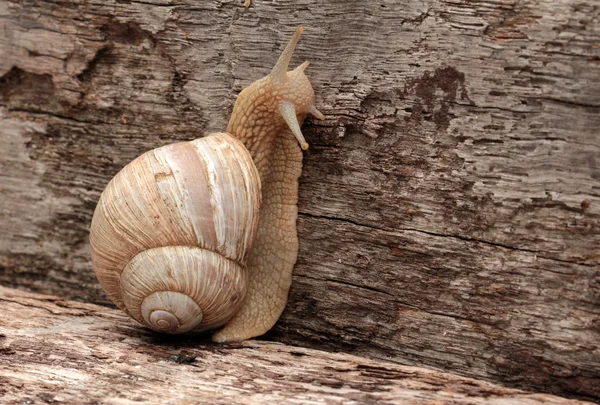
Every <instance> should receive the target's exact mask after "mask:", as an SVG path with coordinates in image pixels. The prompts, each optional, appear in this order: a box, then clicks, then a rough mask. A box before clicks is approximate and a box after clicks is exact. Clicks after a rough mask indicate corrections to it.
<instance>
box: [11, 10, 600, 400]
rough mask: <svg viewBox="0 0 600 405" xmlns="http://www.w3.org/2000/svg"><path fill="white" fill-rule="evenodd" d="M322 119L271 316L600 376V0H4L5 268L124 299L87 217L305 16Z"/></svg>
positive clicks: (54, 288) (508, 368) (299, 332)
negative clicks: (293, 259) (278, 310)
mask: <svg viewBox="0 0 600 405" xmlns="http://www.w3.org/2000/svg"><path fill="white" fill-rule="evenodd" d="M298 23H303V24H304V25H305V26H306V31H305V34H304V35H303V38H302V40H301V42H300V45H299V49H298V52H297V55H296V57H295V59H294V60H295V62H296V63H300V62H301V61H303V60H305V59H310V60H311V61H312V62H313V63H312V65H311V67H310V68H309V71H308V74H309V76H310V77H311V80H312V82H313V84H314V87H315V91H316V94H317V105H318V106H319V108H320V109H321V110H322V111H323V112H324V113H326V114H327V118H328V119H327V120H326V121H324V122H316V121H313V122H308V123H307V125H305V128H304V130H305V133H306V135H307V139H308V141H309V142H310V144H311V145H312V147H311V149H310V150H309V151H308V152H307V153H306V154H305V160H304V161H305V168H304V174H303V177H302V178H301V184H300V204H299V210H300V219H299V223H298V227H299V236H300V253H299V262H298V265H297V266H296V269H295V276H294V281H293V283H294V284H293V286H292V291H291V296H290V302H289V304H288V307H287V310H286V312H285V313H284V315H283V317H282V319H281V320H280V322H279V324H278V326H277V327H276V328H275V329H274V331H273V332H272V333H271V334H270V338H272V339H275V340H278V341H281V342H286V343H293V344H299V345H303V346H309V347H313V348H321V349H326V350H330V351H333V350H337V351H346V352H352V353H357V354H361V355H364V356H368V357H371V358H377V359H385V360H388V361H392V362H397V363H402V364H408V365H428V366H434V367H437V368H441V369H445V370H448V371H452V372H455V373H459V374H462V375H467V376H474V377H477V378H486V379H489V380H493V381H495V382H501V383H504V384H508V385H511V386H518V387H525V388H530V389H535V390H544V391H550V392H554V393H559V394H562V395H570V396H577V397H581V398H590V399H595V400H600V348H599V342H600V269H599V266H600V161H599V156H600V140H599V137H598V128H599V127H600V81H599V80H598V78H599V77H600V6H599V5H598V3H597V2H596V1H592V0H585V1H584V0H539V1H528V0H519V1H518V0H487V1H473V0H452V1H441V0H440V1H421V0H407V1H403V2H399V1H388V0H381V1H365V0H350V1H333V0H329V1H317V0H294V1H292V0H285V1H277V2H271V1H260V0H256V1H254V2H253V3H252V5H251V6H250V7H249V8H244V7H242V4H241V2H238V1H202V2H196V1H191V0H181V1H178V2H176V3H175V2H170V1H167V0H164V1H162V0H150V1H144V2H142V1H127V0H118V1H110V0H107V1H103V2H84V1H82V2H79V1H76V0H70V1H63V2H53V1H36V2H31V1H6V0H4V1H0V32H1V33H2V34H1V35H0V55H2V58H1V59H0V77H1V79H0V131H1V136H0V150H1V151H2V152H3V153H2V154H1V156H0V187H1V189H2V190H3V191H2V192H1V193H0V212H1V213H2V217H1V219H0V228H1V230H2V232H1V236H0V238H2V239H1V240H0V264H1V268H0V282H2V283H5V284H7V285H11V286H19V287H25V288H30V289H34V290H38V291H44V292H49V293H54V294H57V295H59V296H61V297H64V298H76V299H78V300H82V301H90V302H96V303H106V298H105V296H104V294H103V293H102V292H101V291H100V290H99V287H98V284H97V283H96V281H95V280H94V278H93V275H92V271H91V267H90V262H89V250H88V245H87V235H88V224H89V222H90V218H91V214H92V211H93V208H94V206H95V203H96V201H97V199H98V196H99V194H100V192H101V190H102V189H103V188H104V186H105V185H106V183H107V182H108V180H109V179H110V178H111V177H112V176H113V175H114V174H115V173H116V172H117V171H118V170H119V169H120V168H121V167H122V166H123V165H124V164H126V163H127V162H128V161H130V160H131V159H133V158H134V157H136V156H137V155H139V154H141V153H142V152H144V151H146V150H148V149H150V148H153V147H156V146H160V145H163V144H165V143H168V142H173V141H177V140H182V139H191V138H193V137H195V136H199V135H201V134H205V133H208V132H212V131H215V130H222V129H223V128H225V125H226V122H227V119H228V114H229V113H230V111H231V106H232V104H233V102H234V100H235V97H236V94H237V93H238V92H239V91H240V90H241V89H242V88H243V87H244V86H246V85H248V84H249V83H251V82H252V81H253V80H255V79H256V78H258V77H261V76H263V75H264V74H266V73H267V72H268V71H269V68H270V66H272V64H273V63H274V61H275V59H276V57H277V55H278V53H279V51H280V50H281V49H282V47H283V45H284V44H285V42H286V40H287V38H288V37H289V35H290V33H291V32H292V30H293V27H295V25H296V24H298Z"/></svg>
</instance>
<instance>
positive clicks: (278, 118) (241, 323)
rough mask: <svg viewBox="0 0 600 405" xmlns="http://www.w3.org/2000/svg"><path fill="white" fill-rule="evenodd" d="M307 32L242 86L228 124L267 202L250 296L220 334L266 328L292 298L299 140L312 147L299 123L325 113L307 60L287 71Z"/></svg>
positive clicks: (252, 259)
mask: <svg viewBox="0 0 600 405" xmlns="http://www.w3.org/2000/svg"><path fill="white" fill-rule="evenodd" d="M301 33H302V27H299V28H298V29H297V30H296V33H295V35H294V37H293V38H292V40H291V41H290V43H289V44H288V46H287V47H286V49H285V50H284V52H283V54H282V55H281V57H280V58H279V61H278V62H277V64H276V66H275V67H274V68H273V71H272V72H271V73H270V74H269V75H268V76H266V77H264V78H262V79H260V80H257V81H255V82H254V83H252V84H251V85H250V86H248V87H247V88H246V89H244V90H243V91H242V92H241V93H240V95H239V96H238V99H237V101H236V103H235V106H234V108H233V113H232V115H231V119H230V121H229V125H228V127H227V132H229V133H231V134H233V135H234V136H235V137H236V138H238V139H239V140H241V141H242V142H243V143H244V145H245V146H246V148H247V149H248V150H249V151H250V154H251V155H252V159H253V161H254V163H255V165H256V167H257V168H258V172H259V174H260V178H261V183H262V207H261V212H260V221H259V229H258V235H257V238H256V241H255V242H254V245H253V248H252V250H251V252H250V256H249V258H248V275H249V284H248V292H247V295H246V299H245V301H244V304H243V306H242V308H241V309H240V310H239V311H238V312H237V313H236V314H235V315H234V317H233V318H232V319H231V321H229V323H227V324H226V325H225V327H224V328H223V329H222V330H221V331H219V332H217V333H216V334H215V335H214V336H213V340H215V341H219V342H224V341H240V340H244V339H248V338H250V337H254V336H259V335H262V334H263V333H265V332H267V331H268V330H269V329H271V328H272V327H273V325H275V322H277V319H279V316H280V315H281V313H282V312H283V310H284V308H285V305H286V303H287V298H288V291H289V288H290V285H291V282H292V270H293V267H294V264H295V263H296V259H297V256H298V236H297V232H296V219H297V217H298V207H297V204H298V178H299V177H300V175H301V173H302V151H301V150H300V147H299V144H300V145H301V146H302V149H306V148H308V145H307V144H306V142H305V141H304V138H303V137H302V134H301V133H300V124H301V123H302V121H303V120H304V118H305V117H306V115H307V113H311V114H314V115H315V116H317V117H318V118H321V119H323V118H324V117H323V115H322V114H321V113H320V112H319V111H318V110H317V109H316V108H315V107H314V91H313V88H312V85H311V84H310V81H309V79H308V77H306V75H305V74H304V70H305V69H306V67H307V66H308V62H305V63H303V64H302V65H300V66H298V67H297V68H296V69H294V70H293V71H290V72H287V67H288V64H289V60H290V58H291V56H292V54H293V52H294V48H295V45H296V42H297V40H298V38H299V36H300V34H301ZM282 105H283V106H290V105H291V106H293V108H294V109H295V113H293V118H294V120H296V125H295V126H292V125H289V123H288V121H290V117H287V120H286V118H284V117H282V114H281V107H282ZM294 129H295V131H294ZM293 132H295V133H293Z"/></svg>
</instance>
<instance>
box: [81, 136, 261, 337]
mask: <svg viewBox="0 0 600 405" xmlns="http://www.w3.org/2000/svg"><path fill="white" fill-rule="evenodd" d="M260 205H261V189H260V178H259V174H258V171H257V169H256V167H255V165H254V163H253V161H252V158H251V156H250V153H249V152H248V151H247V149H246V148H245V147H244V145H243V144H242V143H241V142H240V141H238V140H237V139H235V138H233V137H232V136H230V135H228V134H225V133H218V134H213V135H210V136H207V137H204V138H200V139H196V140H194V141H191V142H182V143H176V144H172V145H167V146H163V147H161V148H158V149H154V150H151V151H149V152H146V153H144V154H143V155H141V156H140V157H138V158H137V159H135V160H134V161H132V162H131V163H129V164H128V165H127V166H125V167H124V168H123V169H122V170H121V171H120V172H119V173H118V174H117V175H116V176H115V177H114V178H113V179H112V180H111V182H110V183H109V184H108V186H107V188H106V189H105V191H104V192H103V193H102V195H101V197H100V200H99V202H98V206H97V208H96V211H95V212H94V216H93V219H92V225H91V230H90V245H91V252H92V262H93V265H94V269H95V272H96V276H97V277H98V280H99V281H100V284H101V285H102V287H103V288H104V290H105V291H106V292H107V294H108V295H109V297H110V298H111V299H112V301H113V302H114V303H115V304H116V305H117V306H118V307H120V308H121V309H122V310H124V311H125V312H127V313H128V314H129V315H130V316H131V317H133V318H134V319H136V320H137V321H139V322H140V323H142V324H144V325H147V326H148V327H150V328H152V329H154V330H157V331H161V332H167V333H182V332H187V331H192V330H194V331H203V330H209V329H214V328H217V327H219V326H221V325H223V324H225V323H226V322H227V321H228V320H229V319H230V318H231V317H232V316H233V315H234V314H235V313H236V312H237V311H238V309H239V308H240V306H241V305H242V303H243V299H244V296H245V294H246V289H247V284H248V276H247V274H246V269H245V263H246V260H247V257H248V254H249V251H250V248H251V246H252V243H253V242H254V239H255V237H256V232H257V229H258V218H259V209H260Z"/></svg>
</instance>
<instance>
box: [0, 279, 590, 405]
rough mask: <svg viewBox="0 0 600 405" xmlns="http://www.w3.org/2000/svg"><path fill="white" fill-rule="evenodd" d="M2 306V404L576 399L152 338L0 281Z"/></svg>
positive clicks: (379, 366)
mask: <svg viewBox="0 0 600 405" xmlns="http://www.w3.org/2000/svg"><path fill="white" fill-rule="evenodd" d="M0 312H1V313H2V319H1V320H0V402H1V403H2V404H7V405H8V404H24V403H29V404H42V403H57V404H65V403H69V404H81V403H84V402H85V403H89V404H99V403H102V404H143V403H153V404H157V403H160V404H197V403H202V404H206V403H210V404H233V403H236V404H237V403H239V404H274V403H277V404H325V403H326V404H374V403H380V404H392V403H396V404H422V403H424V402H427V403H449V402H451V403H453V404H498V405H500V404H511V403H521V404H565V405H576V404H584V402H580V401H574V400H567V399H564V398H560V397H555V396H551V395H548V394H533V393H527V392H523V391H518V390H514V389H508V388H503V387H500V386H498V385H493V384H491V383H487V382H481V381H477V380H473V379H468V378H464V377H458V376H455V375H452V374H447V373H442V372H437V371H433V370H427V369H424V368H418V367H410V366H399V365H393V364H390V363H383V362H375V361H372V360H368V359H364V358H360V357H357V356H353V355H347V354H332V353H327V352H323V351H317V350H312V349H303V348H296V347H292V346H286V345H283V344H279V343H269V342H246V343H243V344H236V345H217V344H212V343H210V342H208V341H203V340H201V339H199V338H189V337H188V338H180V337H176V338H173V337H168V336H165V335H157V334H154V333H151V332H147V331H145V330H143V329H141V328H139V327H137V326H136V325H134V324H133V322H132V321H131V320H130V319H129V318H127V317H126V316H125V315H123V314H122V313H121V312H119V311H117V310H113V309H109V308H106V307H100V306H96V305H92V304H83V303H79V302H74V301H64V300H62V299H60V298H58V297H52V296H47V295H40V294H32V293H25V292H21V291H17V290H11V289H7V288H3V287H0ZM585 403H588V402H585Z"/></svg>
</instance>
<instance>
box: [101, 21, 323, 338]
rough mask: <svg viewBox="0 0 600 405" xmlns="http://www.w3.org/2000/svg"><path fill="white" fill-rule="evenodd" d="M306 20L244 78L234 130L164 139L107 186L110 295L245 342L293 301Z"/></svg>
mask: <svg viewBox="0 0 600 405" xmlns="http://www.w3.org/2000/svg"><path fill="white" fill-rule="evenodd" d="M301 33H302V27H299V28H298V29H297V30H296V33H295V34H294V36H293V38H292V39H291V41H290V42H289V44H288V45H287V47H286V49H285V50H284V52H283V54H282V55H281V57H280V58H279V60H278V62H277V64H276V65H275V67H274V68H273V70H272V71H271V73H270V74H269V75H268V76H266V77H264V78H262V79H260V80H257V81H256V82H254V83H252V84H251V85H250V86H249V87H248V88H246V89H244V90H243V91H242V92H241V93H240V95H239V97H238V99H237V101H236V103H235V105H234V109H233V112H232V115H231V119H230V121H229V125H228V127H227V133H217V134H211V135H209V136H205V137H203V138H199V139H196V140H193V141H190V142H181V143H176V144H171V145H166V146H163V147H161V148H157V149H154V150H152V151H149V152H146V153H144V154H142V155H141V156H139V157H138V158H136V159H135V160H134V161H132V162H131V163H129V164H128V165H126V166H125V167H124V168H123V169H122V170H121V171H120V172H119V173H118V174H117V175H116V176H115V177H114V178H113V179H112V180H111V181H110V183H109V184H108V186H107V187H106V189H105V190H104V192H103V193H102V195H101V197H100V200H99V202H98V205H97V207H96V210H95V212H94V216H93V219H92V225H91V228H90V246H91V252H92V263H93V266H94V270H95V272H96V275H97V278H98V280H99V281H100V284H101V285H102V287H103V288H104V290H105V291H106V292H107V295H108V296H109V297H110V298H111V300H112V301H113V302H114V303H115V304H116V305H117V306H118V307H119V308H121V309H122V310H124V311H125V312H126V313H127V314H129V315H130V316H131V317H132V318H134V319H135V320H137V321H138V322H140V323H142V324H143V325H145V326H147V327H150V328H152V329H154V330H157V331H161V332H166V333H183V332H189V331H204V330H213V329H216V328H218V327H220V326H223V325H225V327H224V328H223V329H222V330H220V331H218V332H217V333H216V334H215V335H213V340H215V341H222V342H224V341H239V340H244V339H248V338H250V337H254V336H258V335H261V334H263V333H265V332H266V331H267V330H269V329H270V328H271V327H272V326H273V325H274V324H275V322H276V321H277V319H278V318H279V316H280V315H281V313H282V311H283V309H284V307H285V304H286V302H287V294H288V290H289V287H290V285H291V274H292V269H293V266H294V264H295V262H296V257H297V253H298V239H297V234H296V224H295V223H296V219H297V207H296V204H297V199H298V178H299V176H300V173H301V168H302V152H301V148H302V149H306V148H308V145H307V143H306V141H305V140H304V137H303V136H302V133H301V131H300V124H301V123H302V121H303V119H304V117H305V116H306V114H307V113H312V114H313V115H315V116H317V117H319V118H323V115H322V114H321V113H320V112H319V111H318V110H317V109H316V108H315V107H314V91H313V89H312V86H311V84H310V81H309V80H308V78H307V77H306V75H305V74H304V70H305V68H306V67H307V66H308V62H306V63H304V64H302V65H300V66H299V67H298V68H296V69H294V70H293V71H290V72H288V71H287V68H288V65H289V60H290V58H291V56H292V53H293V51H294V48H295V45H296V43H297V41H298V38H299V36H300V34H301Z"/></svg>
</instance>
